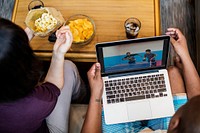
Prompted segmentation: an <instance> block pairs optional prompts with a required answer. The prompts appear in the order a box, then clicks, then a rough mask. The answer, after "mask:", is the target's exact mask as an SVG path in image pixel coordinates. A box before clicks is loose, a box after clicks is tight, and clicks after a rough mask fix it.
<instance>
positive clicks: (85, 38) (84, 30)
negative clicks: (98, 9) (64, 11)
mask: <svg viewBox="0 0 200 133" xmlns="http://www.w3.org/2000/svg"><path fill="white" fill-rule="evenodd" d="M66 25H68V26H69V27H70V31H71V32H72V35H73V44H79V45H85V44H88V43H90V42H91V41H92V39H93V38H94V35H95V24H94V21H93V20H92V19H91V18H90V17H89V16H86V15H82V14H76V15H73V16H71V17H69V18H68V20H67V21H66Z"/></svg>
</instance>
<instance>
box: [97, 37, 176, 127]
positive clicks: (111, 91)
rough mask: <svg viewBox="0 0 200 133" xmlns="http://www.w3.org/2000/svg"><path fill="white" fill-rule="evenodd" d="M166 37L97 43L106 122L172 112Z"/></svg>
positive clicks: (165, 115) (155, 116) (158, 116)
mask: <svg viewBox="0 0 200 133" xmlns="http://www.w3.org/2000/svg"><path fill="white" fill-rule="evenodd" d="M169 39H170V38H169V36H157V37H149V38H140V39H132V40H122V41H115V42H104V43H98V44H97V45H96V51H97V58H98V61H99V62H100V63H101V66H102V72H101V73H102V78H103V81H104V91H103V97H102V99H103V109H104V116H105V122H106V124H117V123H124V122H131V121H138V120H148V119H155V118H162V117H169V116H172V115H173V114H174V106H173V99H172V94H171V88H170V83H169V78H168V73H167V70H166V67H167V58H168V49H169Z"/></svg>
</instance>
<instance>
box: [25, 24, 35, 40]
mask: <svg viewBox="0 0 200 133" xmlns="http://www.w3.org/2000/svg"><path fill="white" fill-rule="evenodd" d="M24 31H25V32H26V34H27V36H28V39H29V41H31V40H32V39H33V37H34V34H33V31H31V30H30V29H29V28H28V27H26V29H24Z"/></svg>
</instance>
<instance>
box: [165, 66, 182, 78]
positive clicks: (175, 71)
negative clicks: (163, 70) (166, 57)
mask: <svg viewBox="0 0 200 133" xmlns="http://www.w3.org/2000/svg"><path fill="white" fill-rule="evenodd" d="M167 71H168V74H169V76H173V75H177V74H180V71H179V69H178V68H177V67H176V66H170V67H168V68H167Z"/></svg>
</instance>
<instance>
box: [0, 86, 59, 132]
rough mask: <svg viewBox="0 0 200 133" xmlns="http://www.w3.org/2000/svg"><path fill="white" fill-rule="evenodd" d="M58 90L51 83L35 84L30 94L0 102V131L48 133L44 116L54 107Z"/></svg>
mask: <svg viewBox="0 0 200 133" xmlns="http://www.w3.org/2000/svg"><path fill="white" fill-rule="evenodd" d="M59 95H60V90H59V89H58V87H57V86H55V85H54V84H52V83H48V82H46V83H43V84H42V85H40V86H37V87H36V88H35V89H34V90H33V91H32V93H31V94H30V95H28V96H27V97H25V98H22V99H19V100H17V101H15V102H11V103H1V104H0V133H32V132H34V133H49V130H48V127H47V125H46V121H45V118H46V117H47V116H48V115H49V114H50V113H51V112H52V110H53V109H54V107H55V105H56V102H57V99H58V96H59Z"/></svg>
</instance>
